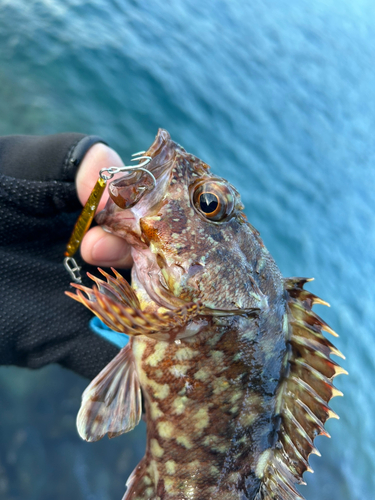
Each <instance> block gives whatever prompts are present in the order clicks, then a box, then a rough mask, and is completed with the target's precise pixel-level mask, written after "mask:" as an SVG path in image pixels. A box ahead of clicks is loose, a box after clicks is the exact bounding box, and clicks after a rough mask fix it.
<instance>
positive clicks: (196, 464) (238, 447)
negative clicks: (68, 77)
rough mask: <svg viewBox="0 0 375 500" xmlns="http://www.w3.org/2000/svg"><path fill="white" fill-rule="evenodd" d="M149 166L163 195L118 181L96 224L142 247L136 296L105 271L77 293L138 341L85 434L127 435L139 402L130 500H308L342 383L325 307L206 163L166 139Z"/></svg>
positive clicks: (109, 377) (107, 381) (109, 380)
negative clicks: (142, 430) (143, 434)
mask: <svg viewBox="0 0 375 500" xmlns="http://www.w3.org/2000/svg"><path fill="white" fill-rule="evenodd" d="M146 155H149V156H150V157H151V158H152V160H151V162H150V164H149V165H148V168H149V170H150V171H151V172H152V173H153V175H154V176H155V179H156V186H155V187H154V189H151V190H150V189H147V186H146V180H145V176H144V174H140V173H136V174H132V175H127V176H125V177H124V178H122V179H119V180H117V181H114V182H113V183H112V185H111V186H110V196H111V198H110V199H109V201H108V203H107V206H106V208H105V209H104V211H103V212H101V213H100V214H99V215H98V216H97V221H98V223H99V224H101V225H103V226H104V227H105V228H106V229H107V230H108V231H111V232H112V233H114V234H116V235H118V236H121V237H123V238H125V239H126V241H127V242H128V243H129V244H130V245H131V247H132V256H133V260H134V266H133V269H132V287H130V286H129V285H128V284H127V282H126V281H125V280H124V279H123V278H122V277H121V275H120V274H119V273H117V272H116V271H114V272H115V278H114V277H112V276H110V275H108V274H107V273H105V272H104V271H101V272H102V274H103V275H104V276H105V277H106V279H107V281H104V280H99V279H98V278H94V279H95V282H96V285H97V286H96V287H94V288H93V289H89V288H86V287H83V286H81V285H76V288H78V290H77V293H76V294H72V293H68V295H70V296H72V297H73V298H75V299H76V300H77V301H79V302H82V303H83V304H84V305H86V306H87V307H89V308H90V309H91V310H92V311H93V312H94V313H95V314H96V315H97V316H98V317H99V318H100V319H102V320H103V321H104V322H105V323H106V324H107V325H108V326H110V327H111V328H114V329H115V330H117V331H120V332H123V333H126V334H128V335H130V337H131V338H130V342H129V344H128V345H127V346H126V347H125V348H124V349H123V350H122V351H121V352H120V353H119V354H118V355H117V356H116V358H115V359H114V360H113V361H112V362H111V363H110V364H109V365H108V366H107V367H106V368H105V369H104V370H103V371H102V372H101V373H100V374H99V375H98V377H97V378H96V379H94V380H93V381H92V383H91V384H90V385H89V387H88V388H87V389H86V391H85V392H84V394H83V396H82V405H81V409H80V412H79V414H78V418H77V426H78V431H79V433H80V435H81V436H82V437H83V438H84V439H86V440H88V441H95V440H97V439H100V438H101V437H103V436H104V435H105V434H108V435H109V437H114V436H116V435H119V434H121V433H123V432H127V431H129V430H131V429H132V428H134V426H135V425H137V423H138V422H139V419H140V417H141V391H142V394H143V401H144V411H145V414H146V420H147V447H146V453H145V456H144V458H143V460H142V461H141V463H140V464H139V465H138V467H137V468H136V469H135V471H134V472H133V474H132V475H131V477H130V478H129V480H128V482H127V486H128V489H127V492H126V493H125V496H124V500H130V499H131V500H167V499H174V500H195V499H201V500H209V499H218V500H221V499H222V500H244V499H249V500H262V499H264V500H266V499H270V500H271V499H275V500H297V499H300V498H302V497H301V495H300V494H299V493H298V492H297V490H296V489H295V484H296V483H297V484H301V483H303V479H302V475H303V473H304V472H305V471H306V470H311V469H310V467H309V464H308V457H309V455H310V453H318V451H317V450H316V448H315V447H314V444H313V440H314V438H315V437H316V435H318V434H326V435H327V433H326V431H325V430H324V422H325V421H326V420H327V419H328V418H331V417H332V416H335V414H334V413H333V412H332V410H330V409H329V407H328V402H329V400H330V399H331V398H332V397H333V396H335V395H340V391H338V390H337V389H335V388H334V387H333V384H332V379H333V378H334V376H336V375H337V374H339V373H344V372H345V370H343V369H342V368H340V367H339V366H338V365H337V364H336V363H334V362H333V361H332V360H331V358H330V355H331V354H336V355H341V353H340V352H339V351H338V350H337V349H336V348H335V347H334V346H333V345H332V344H331V343H330V342H329V341H328V340H327V339H326V338H325V336H324V335H323V334H322V331H323V330H325V331H328V332H330V333H334V332H332V330H331V329H330V328H329V327H328V325H326V324H325V323H324V322H323V320H321V319H320V318H319V317H318V316H316V315H315V314H314V313H313V312H312V310H311V309H312V306H313V305H314V303H323V301H321V300H320V299H318V298H317V297H315V296H314V295H313V294H311V293H309V292H308V291H306V290H304V288H303V286H304V284H305V282H306V281H308V280H307V279H304V278H289V279H284V278H283V277H282V276H281V274H280V271H279V270H278V268H277V266H276V264H275V262H274V260H273V259H272V257H271V255H270V254H269V252H268V251H267V250H266V248H265V247H264V245H263V243H262V240H261V239H260V236H259V233H258V231H256V230H255V229H254V228H253V227H252V226H251V224H250V223H249V222H247V220H246V217H245V216H244V214H243V212H242V210H243V208H244V207H243V205H242V203H241V201H240V196H239V194H238V192H237V190H236V189H235V188H234V187H233V186H231V185H230V184H229V183H228V182H227V181H225V180H224V179H222V178H220V177H217V176H215V175H213V174H212V173H211V171H210V168H209V166H208V165H207V164H206V163H204V162H203V161H201V160H199V159H198V158H196V157H195V156H193V155H191V154H189V153H187V152H186V151H185V150H184V149H183V148H182V147H181V146H179V145H178V144H176V143H175V142H173V141H172V140H171V139H170V136H169V134H168V133H167V132H166V131H165V130H162V129H160V130H159V132H158V135H157V137H156V139H155V142H154V143H153V144H152V146H151V147H150V149H149V150H148V151H147V153H146ZM146 177H147V175H146ZM145 186H146V187H145ZM130 190H133V191H130ZM136 190H137V191H136ZM134 192H136V193H139V192H140V193H144V194H142V195H141V196H140V197H139V196H138V195H137V196H138V197H137V201H136V202H135V203H133V204H130V203H129V201H128V200H129V199H130V198H131V196H130V194H131V193H134ZM133 198H134V196H133ZM341 356H342V355H341Z"/></svg>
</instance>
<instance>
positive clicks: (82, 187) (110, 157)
mask: <svg viewBox="0 0 375 500" xmlns="http://www.w3.org/2000/svg"><path fill="white" fill-rule="evenodd" d="M123 165H124V164H123V162H122V160H121V158H120V157H119V155H118V154H117V153H116V151H114V150H113V149H112V148H110V147H108V146H106V145H105V144H103V143H97V144H94V145H93V146H92V147H91V148H90V149H89V150H88V151H87V153H86V154H85V156H84V158H83V160H82V162H81V165H80V166H79V169H78V171H77V175H76V189H77V194H78V198H79V201H80V202H81V203H82V205H84V204H85V203H86V201H87V199H88V197H89V196H90V193H91V191H92V190H93V188H94V186H95V183H96V181H97V180H98V178H99V172H100V170H102V169H103V168H109V167H122V166H123ZM107 199H108V192H107V190H105V191H104V194H103V196H102V199H101V200H100V203H99V206H98V211H100V210H102V209H103V208H104V206H105V204H106V202H107Z"/></svg>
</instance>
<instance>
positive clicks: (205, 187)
mask: <svg viewBox="0 0 375 500" xmlns="http://www.w3.org/2000/svg"><path fill="white" fill-rule="evenodd" d="M193 204H194V207H195V208H196V209H197V210H198V212H199V213H201V214H202V215H204V216H205V217H206V218H207V219H209V220H211V221H215V222H220V221H222V220H224V219H225V218H227V217H228V216H229V215H230V214H231V213H232V211H233V207H234V196H233V193H232V192H231V190H230V188H229V187H228V186H227V185H226V184H225V183H224V182H220V181H203V182H202V181H201V182H199V183H198V185H196V186H194V191H193Z"/></svg>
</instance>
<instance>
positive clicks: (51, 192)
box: [0, 133, 118, 379]
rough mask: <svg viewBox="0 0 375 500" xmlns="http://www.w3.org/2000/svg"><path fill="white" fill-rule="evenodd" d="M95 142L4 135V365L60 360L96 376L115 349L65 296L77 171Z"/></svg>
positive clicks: (0, 257) (0, 177) (0, 250)
mask: <svg viewBox="0 0 375 500" xmlns="http://www.w3.org/2000/svg"><path fill="white" fill-rule="evenodd" d="M97 142H104V141H102V140H101V139H100V138H99V137H96V136H85V135H83V134H76V133H67V134H58V135H52V136H45V137H41V136H40V137H39V136H34V137H31V136H7V137H2V138H0V238H1V239H0V263H1V271H2V272H1V278H2V284H1V300H0V304H1V305H0V308H1V309H0V365H18V366H25V367H28V368H39V367H41V366H44V365H46V364H49V363H60V364H61V365H63V366H65V367H67V368H70V369H71V370H74V371H75V372H77V373H79V374H81V375H83V376H85V377H88V378H90V379H92V378H93V377H95V375H96V374H97V373H99V371H100V370H101V369H102V368H103V367H104V366H105V365H106V364H107V363H108V362H109V361H110V360H111V359H112V358H113V357H114V356H115V355H116V354H117V352H118V349H117V348H116V347H115V346H114V345H112V344H110V343H108V342H107V341H105V340H103V339H102V338H100V337H99V336H97V335H95V334H94V333H92V332H91V330H89V328H88V322H89V320H90V318H91V317H92V314H91V313H90V311H88V310H87V309H86V308H85V307H83V306H82V305H80V304H78V303H76V302H74V301H73V300H72V299H70V298H69V297H67V296H66V295H64V290H69V283H70V281H71V279H70V277H69V275H68V273H67V271H66V270H65V268H64V267H63V256H64V250H65V246H66V243H67V241H68V239H69V236H70V234H71V231H72V229H73V226H74V223H75V221H76V219H77V217H78V215H79V213H80V210H81V209H82V207H81V205H80V203H79V201H78V198H77V194H76V189H75V184H74V177H75V173H76V170H77V167H78V165H79V163H80V162H81V160H82V158H83V157H84V155H85V153H86V152H87V150H88V149H89V148H90V147H91V146H92V145H93V144H95V143H97ZM88 270H89V271H91V272H95V270H94V269H93V268H92V267H91V266H88V265H84V267H83V269H82V274H84V273H85V272H86V271H88Z"/></svg>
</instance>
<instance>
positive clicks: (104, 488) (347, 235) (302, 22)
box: [0, 0, 375, 500]
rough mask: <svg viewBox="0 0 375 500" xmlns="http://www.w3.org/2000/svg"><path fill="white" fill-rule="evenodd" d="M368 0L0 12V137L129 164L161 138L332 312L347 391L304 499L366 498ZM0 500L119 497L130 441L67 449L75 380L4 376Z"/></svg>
mask: <svg viewBox="0 0 375 500" xmlns="http://www.w3.org/2000/svg"><path fill="white" fill-rule="evenodd" d="M374 23H375V4H374V2H373V0H356V2H352V1H351V0H342V1H341V2H338V1H332V0H315V1H314V2H310V1H307V0H264V1H260V0H252V2H240V1H233V0H231V1H229V0H227V1H224V0H223V1H218V0H217V1H215V0H214V1H212V2H201V1H198V0H172V1H170V2H162V1H158V2H156V1H155V2H150V1H145V0H144V1H135V0H134V1H125V0H122V1H120V0H112V1H110V0H107V1H106V2H104V1H101V0H96V1H90V2H82V0H64V1H62V0H59V1H56V0H42V1H31V0H29V1H27V2H26V1H20V0H18V1H17V0H12V1H10V0H1V1H0V134H10V133H32V134H46V133H55V132H61V131H67V130H75V131H81V132H85V133H93V134H99V135H101V136H102V137H104V138H105V139H106V140H107V141H108V142H109V143H110V144H111V145H112V146H113V147H114V148H115V149H117V150H118V151H119V153H120V154H121V155H122V157H123V158H124V159H125V160H126V159H129V156H130V154H131V153H133V152H134V151H139V150H141V149H145V148H147V147H148V145H149V144H151V142H152V140H153V138H154V136H155V134H156V131H157V128H158V127H160V126H161V127H164V128H166V129H167V130H169V132H170V133H171V135H172V137H173V138H174V139H175V140H176V141H178V142H180V143H181V144H182V145H183V146H184V147H185V148H186V149H187V150H188V151H190V152H192V153H195V154H196V155H197V156H199V157H201V158H203V159H204V160H205V161H207V163H209V164H211V165H212V166H213V167H214V169H215V172H216V173H218V174H219V175H222V176H224V177H226V178H228V179H229V180H230V181H231V182H232V183H233V184H234V185H236V186H237V187H239V188H240V190H241V193H242V196H243V199H244V202H245V205H246V213H247V215H248V218H249V220H250V221H251V223H252V224H253V225H254V226H255V227H256V228H257V229H259V230H260V232H261V234H262V237H263V240H264V242H265V244H266V246H267V247H268V248H269V250H270V251H271V253H272V255H273V256H274V258H275V259H276V262H277V263H278V265H279V267H280V268H281V270H282V272H283V274H284V275H285V276H292V275H297V276H314V277H315V278H316V281H315V282H314V283H312V284H311V286H310V287H309V288H310V289H311V290H312V291H313V292H314V293H316V294H318V295H320V296H321V297H323V298H324V299H326V300H328V301H329V302H330V303H331V306H332V307H331V309H323V308H322V307H319V308H317V312H318V314H321V315H322V316H323V317H324V319H326V320H327V321H328V322H329V324H330V325H331V326H332V327H333V328H334V329H335V330H336V331H338V332H339V333H340V339H338V340H337V341H336V342H335V343H336V344H337V346H338V348H339V349H340V350H341V351H342V352H344V353H345V354H346V355H347V360H346V361H345V362H344V366H345V368H346V369H347V370H348V371H349V373H350V376H349V377H341V378H339V379H338V380H337V386H338V387H339V388H340V389H341V390H343V392H345V397H344V398H340V399H339V400H338V399H336V400H334V401H333V403H332V407H333V409H334V410H335V411H336V412H337V413H339V414H340V416H341V420H340V421H339V422H337V421H334V420H333V421H329V423H328V425H327V428H328V432H329V433H330V434H331V435H332V439H331V440H328V439H326V438H323V437H322V438H318V439H317V446H318V448H319V449H320V451H321V453H322V458H317V457H312V459H311V463H312V467H313V469H314V470H315V474H314V475H311V474H306V480H307V482H308V486H307V487H302V488H301V491H302V492H303V494H304V495H305V496H306V498H307V499H308V500H318V499H319V500H332V499H333V500H335V499H340V500H357V499H361V500H372V499H373V498H374V496H375V493H374V492H375V465H374V464H375V433H374V432H373V415H374V411H375V396H374V391H373V381H374V380H375V367H374V359H375V343H374V336H373V331H374V328H373V325H374V324H375V308H374V301H373V296H374V291H373V290H374V287H373V280H374V267H375V265H374V250H373V249H374V246H375V227H374V215H373V214H374V208H375V200H374V194H373V193H374V188H375V169H374V162H375V143H374V130H375V90H374V89H375V66H374V60H375V32H374V28H373V27H374ZM0 377H1V378H0V380H1V388H0V397H1V407H0V419H1V428H0V439H1V441H0V447H1V448H0V450H1V453H0V497H1V498H3V499H5V500H16V499H17V500H18V499H20V500H21V499H22V500H32V499H38V500H47V499H49V498H55V499H57V500H58V499H64V500H65V499H66V498H67V497H72V498H74V499H77V500H83V499H84V500H94V499H100V500H106V499H120V498H121V495H122V494H123V491H124V482H125V480H126V478H127V476H128V474H129V472H130V471H131V469H132V468H133V467H134V465H135V464H136V463H137V462H138V460H139V458H140V457H141V456H142V454H143V449H142V447H143V446H144V441H143V439H144V429H140V430H137V431H135V432H133V433H130V434H129V435H126V436H122V437H120V438H118V439H115V440H112V441H108V440H104V441H103V442H99V443H96V444H87V443H84V442H81V441H80V440H79V438H78V437H77V436H76V432H75V429H74V418H75V414H76V411H77V409H78V406H79V399H80V393H81V391H82V390H83V389H84V387H85V385H86V382H85V381H84V380H82V379H80V378H79V377H78V376H76V375H74V374H72V373H68V372H67V371H64V370H62V369H60V368H59V367H48V368H45V369H43V370H41V371H39V372H33V373H30V372H29V371H26V370H21V369H16V368H10V369H9V368H2V369H1V370H0Z"/></svg>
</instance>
